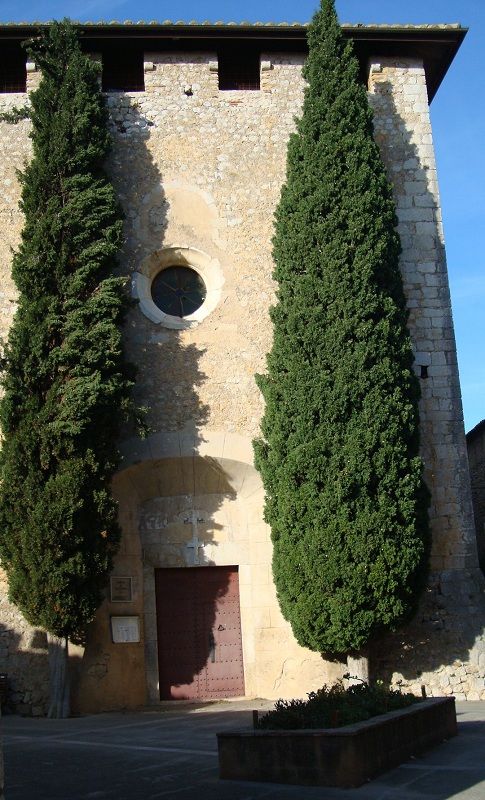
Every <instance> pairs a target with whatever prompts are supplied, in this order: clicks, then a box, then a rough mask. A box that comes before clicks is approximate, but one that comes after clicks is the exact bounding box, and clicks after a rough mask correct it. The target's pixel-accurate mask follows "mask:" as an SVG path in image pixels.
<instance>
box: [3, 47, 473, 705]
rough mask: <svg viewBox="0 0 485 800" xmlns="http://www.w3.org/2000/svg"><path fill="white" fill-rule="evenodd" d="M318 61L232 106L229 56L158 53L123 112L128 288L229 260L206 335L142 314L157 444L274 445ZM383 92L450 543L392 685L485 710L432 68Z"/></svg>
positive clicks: (123, 265)
mask: <svg viewBox="0 0 485 800" xmlns="http://www.w3.org/2000/svg"><path fill="white" fill-rule="evenodd" d="M302 60H303V59H302V58H299V57H297V56H295V55H291V56H287V55H285V54H281V55H279V56H273V55H272V56H271V57H269V56H268V57H265V56H263V58H262V73H261V74H262V83H261V91H246V92H240V91H228V92H220V91H219V90H218V85H217V61H216V56H215V54H213V53H197V54H196V55H194V54H189V53H187V54H181V53H177V54H172V55H171V54H163V55H161V54H155V53H151V54H146V55H145V79H146V87H145V92H140V93H133V94H125V93H113V94H111V95H110V96H109V97H108V105H109V108H110V115H111V128H112V131H113V136H114V150H113V153H112V156H111V158H110V163H109V169H110V172H111V174H112V176H113V179H114V181H115V184H116V187H117V190H118V196H119V199H120V202H121V203H122V205H123V207H124V210H125V214H126V223H125V234H126V244H125V247H124V250H123V253H122V256H121V259H120V267H119V270H120V273H121V274H123V275H125V276H126V277H127V279H129V278H130V277H131V275H132V274H133V272H136V271H137V270H138V269H139V267H140V264H142V262H143V261H144V259H146V258H147V257H148V256H150V254H152V253H153V252H154V251H157V250H159V249H160V248H162V247H164V246H188V247H193V248H197V249H199V250H201V251H203V252H204V253H206V254H207V255H208V256H210V258H212V259H215V260H216V261H217V262H218V263H219V264H220V269H221V271H222V273H223V277H224V282H223V287H222V293H221V298H220V300H219V303H218V305H217V307H216V308H215V310H214V311H213V312H212V313H211V314H210V315H209V316H208V317H207V319H206V320H204V323H203V324H202V325H199V326H198V327H195V328H191V329H189V330H182V331H176V330H169V329H167V328H164V327H162V326H160V325H156V324H154V323H153V322H151V321H150V320H149V319H148V318H147V317H145V316H144V315H143V314H142V313H141V311H140V308H135V309H133V311H132V313H131V315H130V318H129V321H128V325H127V327H126V343H127V349H128V353H129V356H130V358H131V359H132V360H133V361H135V362H136V364H137V365H138V367H139V375H138V382H137V399H138V400H139V401H140V402H141V403H142V404H144V405H147V406H148V407H149V418H148V422H149V424H150V426H151V428H152V429H153V431H154V433H155V434H157V433H164V432H175V431H183V430H187V429H189V430H192V431H197V435H198V436H199V437H200V439H201V440H204V435H208V434H209V433H216V432H222V433H224V432H225V433H231V434H232V433H234V434H238V435H240V436H243V437H245V438H246V439H251V438H252V437H254V436H255V435H257V434H258V431H259V421H260V418H261V414H262V410H263V409H262V400H261V397H260V395H259V392H258V390H257V388H256V385H255V382H254V374H255V373H257V372H261V371H263V370H264V368H265V354H266V352H267V351H268V349H269V346H270V342H271V327H270V322H269V317H268V313H267V312H268V307H269V305H270V304H271V303H272V301H273V298H274V285H273V282H272V278H271V272H272V263H271V237H272V234H273V228H272V218H273V212H274V208H275V205H276V203H277V201H278V197H279V193H280V187H281V183H282V181H283V180H284V174H285V161H286V143H287V140H288V136H289V133H290V132H291V131H292V130H293V126H294V122H293V120H294V115H295V114H297V113H298V111H299V108H300V105H301V100H302V93H303V81H302V78H301V64H302ZM31 81H32V82H34V76H31ZM369 91H370V98H371V101H372V103H373V106H374V111H375V129H376V140H377V141H378V143H379V145H380V146H381V149H382V153H383V157H384V159H385V161H386V163H387V166H388V169H389V174H390V177H391V179H392V181H393V183H394V187H395V197H396V203H397V209H398V215H399V220H400V233H401V237H402V243H403V255H402V269H403V275H404V280H405V286H406V292H407V296H408V304H409V309H410V328H411V332H412V336H413V341H414V345H415V352H416V369H417V371H418V374H419V376H420V378H421V386H422V393H423V397H422V411H421V416H422V424H423V437H422V438H423V457H424V459H425V462H426V473H427V479H428V482H429V485H430V487H431V489H432V494H433V503H432V508H431V518H432V526H433V537H434V539H433V540H434V545H433V556H432V576H431V583H430V588H429V591H428V593H427V594H426V596H425V598H424V600H423V604H422V609H421V612H420V615H419V616H418V618H417V620H416V621H415V622H414V623H413V624H412V625H411V626H410V627H409V628H408V629H407V630H406V631H404V632H401V633H400V634H399V635H396V636H394V637H389V638H388V640H386V642H385V643H384V646H383V648H382V652H381V653H380V669H381V670H384V671H386V672H387V673H388V674H389V675H391V674H393V675H394V678H398V677H400V678H401V679H402V680H403V681H404V682H405V683H407V684H409V685H411V686H413V688H414V689H416V690H417V691H418V690H419V686H420V684H421V683H424V684H425V685H426V686H427V688H428V692H429V693H431V694H443V693H445V694H446V693H448V694H449V693H451V692H452V691H453V692H456V693H457V696H458V697H465V696H467V697H469V698H470V699H475V698H476V697H480V698H483V699H485V684H484V681H483V674H484V668H485V642H484V641H483V639H482V630H483V628H484V623H485V615H484V611H483V608H484V607H483V599H482V598H483V579H482V578H481V575H480V573H479V570H478V567H477V559H476V549H475V540H474V531H473V522H472V515H471V502H470V493H469V485H468V473H467V461H466V450H465V439H464V432H463V418H462V411H461V400H460V392H459V383H458V371H457V365H456V350H455V344H454V336H453V326H452V317H451V308H450V298H449V291H448V284H447V277H446V263H445V257H444V247H443V235H442V228H441V218H440V207H439V198H438V190H437V180H436V167H435V163H434V154H433V145H432V137H431V127H430V122H429V109H428V103H427V97H426V86H425V77H424V71H423V68H422V65H421V64H418V63H414V62H412V61H409V60H406V61H402V62H399V63H396V62H390V61H386V60H384V59H376V60H375V62H373V64H372V66H371V77H370V86H369ZM24 102H25V97H24V96H22V95H20V96H18V95H17V96H15V95H13V96H12V95H4V96H0V110H3V109H4V108H5V107H6V106H9V105H10V106H11V105H22V104H23V103H24ZM28 130H29V123H28V122H27V121H22V122H20V123H18V125H8V124H7V123H5V122H2V123H0V154H1V156H2V157H1V158H0V183H1V185H2V187H3V189H4V193H3V195H2V197H0V222H3V223H4V224H3V228H2V230H3V231H4V232H5V233H4V237H3V239H2V240H1V241H0V279H1V289H2V292H3V294H2V295H1V296H0V326H1V332H2V334H3V335H4V334H5V333H6V332H7V330H8V327H9V324H10V321H11V318H12V313H13V310H14V301H15V291H14V287H13V285H12V283H11V280H10V277H9V265H10V246H13V247H15V244H16V243H17V242H18V237H19V234H20V229H21V224H22V219H21V215H20V212H19V211H18V199H19V187H18V183H17V181H16V178H15V169H16V168H21V167H22V165H23V163H24V161H25V160H26V159H28V157H29V155H30V143H29V140H28V136H27V134H28ZM8 614H9V615H10V616H11V618H12V621H11V627H12V628H15V629H16V630H17V629H21V628H22V625H24V623H22V621H21V618H20V616H19V615H18V613H17V614H16V612H15V610H14V609H11V608H10V609H9V611H8ZM15 614H16V617H15ZM15 620H16V621H15ZM33 634H34V632H32V635H33ZM6 663H7V662H5V661H3V662H2V659H1V653H0V670H2V669H5V670H7V669H10V668H9V667H8V668H7V667H6V666H4V665H5V664H6ZM396 665H397V666H396ZM31 668H32V665H30V666H29V671H28V677H26V678H25V682H24V686H25V696H27V687H28V686H30V685H31V683H32V676H31V674H30V670H31ZM42 670H43V667H42V669H41V671H40V673H39V681H40V682H41V678H40V676H41V675H42V674H43V672H42ZM25 674H27V673H25ZM35 674H36V675H37V673H35ZM36 679H37V678H36ZM29 691H30V690H29ZM29 698H30V695H29ZM29 702H31V706H32V708H33V707H34V700H33V699H32V698H30V699H29ZM36 707H37V706H36Z"/></svg>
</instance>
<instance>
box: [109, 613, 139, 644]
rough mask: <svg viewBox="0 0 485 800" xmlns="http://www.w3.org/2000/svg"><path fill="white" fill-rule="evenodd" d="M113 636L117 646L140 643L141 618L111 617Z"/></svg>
mask: <svg viewBox="0 0 485 800" xmlns="http://www.w3.org/2000/svg"><path fill="white" fill-rule="evenodd" d="M111 636H112V639H113V642H114V643H115V644H121V643H123V642H139V641H140V617H111Z"/></svg>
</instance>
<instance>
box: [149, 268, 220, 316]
mask: <svg viewBox="0 0 485 800" xmlns="http://www.w3.org/2000/svg"><path fill="white" fill-rule="evenodd" d="M151 293H152V299H153V302H154V303H155V305H156V306H157V308H159V309H160V311H163V312H164V313H165V314H169V315H170V316H172V317H180V318H183V317H188V316H190V315H191V314H193V313H194V312H195V311H197V309H199V308H200V307H201V305H202V303H203V302H204V300H205V298H206V295H207V289H206V287H205V283H204V281H203V280H202V278H201V276H200V275H199V273H198V272H196V271H195V269H190V267H183V266H171V267H167V268H166V269H163V270H162V271H161V272H159V273H158V275H155V277H154V279H153V281H152V285H151Z"/></svg>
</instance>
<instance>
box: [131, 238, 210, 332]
mask: <svg viewBox="0 0 485 800" xmlns="http://www.w3.org/2000/svg"><path fill="white" fill-rule="evenodd" d="M223 284H224V276H223V274H222V271H221V268H220V265H219V261H218V260H217V259H213V258H211V257H210V256H209V255H207V254H206V253H204V252H202V250H197V249H196V248H194V247H187V246H180V247H175V246H172V247H163V248H161V249H160V250H157V251H156V252H154V253H152V254H151V255H150V256H148V258H146V259H145V260H144V262H143V263H142V264H141V266H140V268H139V270H138V271H137V272H135V273H134V275H133V280H132V294H133V297H135V298H137V300H138V301H139V308H140V311H141V312H142V313H143V314H144V315H145V316H146V317H148V319H150V320H151V321H152V322H155V323H158V324H160V325H163V326H164V327H165V328H175V329H178V330H182V329H184V328H191V327H194V326H195V325H198V324H199V323H200V322H202V320H204V319H205V317H207V315H208V314H210V313H211V311H213V310H214V308H215V307H216V305H217V303H218V302H219V299H220V296H221V291H222V286H223Z"/></svg>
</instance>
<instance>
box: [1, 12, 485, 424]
mask: <svg viewBox="0 0 485 800" xmlns="http://www.w3.org/2000/svg"><path fill="white" fill-rule="evenodd" d="M316 6H317V0H298V2H297V0H278V2H276V0H238V2H235V1H234V0H184V2H180V1H179V0H156V2H155V0H0V22H23V21H26V22H31V21H34V20H38V21H40V22H45V21H47V20H50V19H62V18H63V17H70V18H71V19H73V20H79V21H80V22H86V21H88V20H91V21H93V22H99V21H100V20H105V21H111V20H119V21H120V22H124V21H125V20H132V21H133V22H136V21H138V20H145V21H146V22H150V21H151V20H157V21H159V22H163V21H164V20H167V19H168V20H172V21H173V22H176V21H178V20H180V19H182V20H184V21H186V22H189V21H190V20H196V21H198V22H203V21H205V20H209V21H211V22H216V21H218V20H222V21H224V22H230V21H234V22H243V21H244V20H247V21H249V22H257V21H261V22H270V21H272V22H283V21H285V22H295V21H296V22H307V21H308V20H309V19H311V16H312V14H313V12H314V10H315V8H316ZM336 8H337V12H338V14H339V18H340V21H341V22H350V23H353V24H355V23H358V22H362V23H364V24H369V23H373V22H374V23H377V24H382V23H389V24H393V23H403V24H406V23H411V24H414V25H419V24H425V23H444V22H446V23H450V22H459V23H460V24H461V25H462V26H463V27H468V28H470V31H469V33H468V35H467V37H466V39H465V42H464V44H463V45H462V47H461V50H460V52H459V53H458V55H457V57H456V59H455V61H454V63H453V64H452V67H451V69H450V70H449V72H448V74H447V76H446V77H445V80H444V82H443V84H442V86H441V88H440V90H439V92H438V94H437V96H436V97H435V99H434V101H433V104H432V106H431V113H432V122H433V133H434V143H435V148H436V158H437V162H438V176H439V183H440V193H441V201H442V206H443V219H444V227H445V241H446V249H447V255H448V269H449V274H450V284H451V296H452V304H453V315H454V320H455V332H456V337H457V345H458V362H459V366H460V377H461V386H462V395H463V405H464V412H465V429H466V430H467V431H468V430H470V429H471V428H472V427H474V426H475V425H476V424H477V423H478V422H480V420H482V419H483V418H485V400H484V399H483V397H484V395H485V355H484V342H485V314H484V311H483V309H484V306H485V254H484V252H485V251H484V247H483V245H482V240H481V234H482V233H485V205H484V203H483V190H484V186H485V158H484V146H483V141H484V135H483V131H484V130H485V103H484V102H483V98H484V94H485V93H484V88H483V75H484V74H485V2H483V0H460V1H459V0H336Z"/></svg>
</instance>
